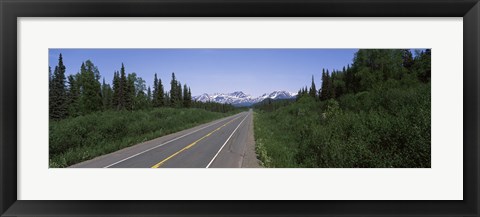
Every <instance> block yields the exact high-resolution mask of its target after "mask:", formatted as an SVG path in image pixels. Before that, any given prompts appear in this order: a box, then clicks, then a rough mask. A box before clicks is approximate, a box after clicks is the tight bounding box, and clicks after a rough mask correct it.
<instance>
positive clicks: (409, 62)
mask: <svg viewBox="0 0 480 217" xmlns="http://www.w3.org/2000/svg"><path fill="white" fill-rule="evenodd" d="M402 59H403V67H405V68H406V69H408V70H410V69H411V67H412V66H413V63H414V61H413V56H412V52H411V51H410V50H409V49H403V50H402Z"/></svg>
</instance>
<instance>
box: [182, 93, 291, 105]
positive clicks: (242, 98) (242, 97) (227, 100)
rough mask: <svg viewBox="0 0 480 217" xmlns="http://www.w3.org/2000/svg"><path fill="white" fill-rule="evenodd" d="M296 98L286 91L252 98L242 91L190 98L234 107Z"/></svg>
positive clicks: (205, 94)
mask: <svg viewBox="0 0 480 217" xmlns="http://www.w3.org/2000/svg"><path fill="white" fill-rule="evenodd" d="M296 96H297V93H291V92H288V91H283V90H280V91H273V92H271V93H265V94H263V95H261V96H259V97H252V96H251V95H249V94H245V93H243V92H242V91H235V92H233V93H214V94H207V93H204V94H202V95H199V96H194V97H192V99H193V100H196V101H201V102H217V103H223V104H232V105H234V106H251V105H253V104H255V103H259V102H262V101H263V100H265V99H268V98H270V99H273V100H277V99H292V98H295V97H296Z"/></svg>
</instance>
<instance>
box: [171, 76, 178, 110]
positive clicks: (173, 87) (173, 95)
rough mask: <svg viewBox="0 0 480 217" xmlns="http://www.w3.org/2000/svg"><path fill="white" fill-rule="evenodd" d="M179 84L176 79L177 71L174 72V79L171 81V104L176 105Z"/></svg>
mask: <svg viewBox="0 0 480 217" xmlns="http://www.w3.org/2000/svg"><path fill="white" fill-rule="evenodd" d="M177 91H178V85H177V80H176V79H175V73H173V72H172V81H170V105H171V106H175V105H176V103H177V102H178V93H177Z"/></svg>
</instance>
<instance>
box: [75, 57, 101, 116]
mask: <svg viewBox="0 0 480 217" xmlns="http://www.w3.org/2000/svg"><path fill="white" fill-rule="evenodd" d="M79 78H80V79H79V84H80V90H81V92H80V99H79V100H80V103H79V105H80V109H81V110H80V113H81V114H88V113H91V112H95V111H99V110H101V109H102V106H103V103H102V91H101V85H100V81H99V79H100V77H99V71H98V68H97V67H96V66H95V65H94V64H93V63H92V62H91V61H90V60H87V61H86V62H85V63H82V66H81V69H80V76H79Z"/></svg>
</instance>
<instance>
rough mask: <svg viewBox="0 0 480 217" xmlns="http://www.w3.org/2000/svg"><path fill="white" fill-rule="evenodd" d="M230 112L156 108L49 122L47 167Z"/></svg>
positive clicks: (95, 154)
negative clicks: (48, 161)
mask: <svg viewBox="0 0 480 217" xmlns="http://www.w3.org/2000/svg"><path fill="white" fill-rule="evenodd" d="M234 112H236V111H234ZM232 114H233V113H225V114H224V113H215V112H208V111H205V110H203V109H176V108H175V109H174V108H156V109H150V110H139V111H125V110H122V111H104V112H95V113H92V114H89V115H84V116H80V117H76V118H67V119H64V120H60V121H57V122H52V123H50V126H49V128H50V134H49V135H50V136H49V154H50V155H49V156H50V167H67V166H70V165H73V164H75V163H79V162H82V161H85V160H88V159H92V158H94V157H96V156H100V155H103V154H107V153H110V152H113V151H116V150H119V149H122V148H125V147H128V146H131V145H134V144H137V143H140V142H144V141H147V140H150V139H154V138H157V137H160V136H163V135H167V134H170V133H174V132H177V131H180V130H183V129H188V128H191V127H194V126H196V125H199V124H202V123H206V122H209V121H212V120H215V119H218V118H221V117H226V116H228V115H232Z"/></svg>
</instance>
